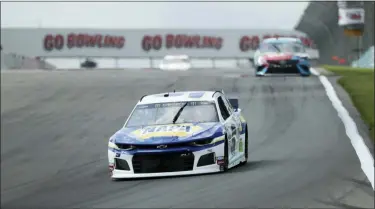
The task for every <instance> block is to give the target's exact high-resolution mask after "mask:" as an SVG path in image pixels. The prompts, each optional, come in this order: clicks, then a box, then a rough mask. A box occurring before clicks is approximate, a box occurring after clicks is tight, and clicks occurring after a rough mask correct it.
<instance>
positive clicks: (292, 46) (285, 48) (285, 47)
mask: <svg viewBox="0 0 375 209" xmlns="http://www.w3.org/2000/svg"><path fill="white" fill-rule="evenodd" d="M259 51H260V52H262V53H264V52H290V53H305V52H306V51H305V48H304V46H303V45H302V44H298V43H266V44H262V45H261V46H260V48H259Z"/></svg>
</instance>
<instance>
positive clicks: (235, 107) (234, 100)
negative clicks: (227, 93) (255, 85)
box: [229, 99, 239, 111]
mask: <svg viewBox="0 0 375 209" xmlns="http://www.w3.org/2000/svg"><path fill="white" fill-rule="evenodd" d="M229 103H230V104H231V105H232V107H233V109H234V110H235V111H237V110H238V108H239V105H238V99H229Z"/></svg>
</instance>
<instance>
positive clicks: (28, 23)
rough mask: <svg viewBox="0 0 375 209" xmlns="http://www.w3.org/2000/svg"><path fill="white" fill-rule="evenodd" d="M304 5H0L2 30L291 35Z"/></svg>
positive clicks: (146, 3) (41, 3) (7, 3)
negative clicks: (243, 30) (279, 31)
mask: <svg viewBox="0 0 375 209" xmlns="http://www.w3.org/2000/svg"><path fill="white" fill-rule="evenodd" d="M307 5H308V2H302V1H301V2H115V3H114V2H1V27H37V26H38V25H39V26H42V27H77V28H79V27H86V28H222V29H224V28H251V29H292V28H293V27H294V26H295V24H296V23H297V21H298V20H299V18H300V16H301V15H302V13H303V11H304V9H305V8H306V6H307Z"/></svg>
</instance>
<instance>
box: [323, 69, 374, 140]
mask: <svg viewBox="0 0 375 209" xmlns="http://www.w3.org/2000/svg"><path fill="white" fill-rule="evenodd" d="M323 68H325V69H326V70H328V71H331V72H333V73H335V74H336V75H339V76H341V77H340V78H339V80H338V83H339V84H340V85H341V86H342V87H343V88H344V89H345V90H346V91H347V92H348V94H349V95H350V97H351V99H352V101H353V103H354V106H355V107H356V108H357V110H358V111H359V112H360V114H361V115H362V119H363V120H364V121H365V122H366V123H367V125H368V126H369V129H370V136H371V138H372V140H374V69H366V68H352V67H345V66H323Z"/></svg>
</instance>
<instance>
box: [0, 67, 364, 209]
mask: <svg viewBox="0 0 375 209" xmlns="http://www.w3.org/2000/svg"><path fill="white" fill-rule="evenodd" d="M241 74H247V75H249V76H248V77H241V76H240V75H241ZM1 82H2V83H1V114H2V116H1V143H2V147H1V149H2V150H1V158H2V159H1V201H2V203H1V204H2V207H4V208H7V207H26V206H27V207H29V208H34V207H35V208H43V207H45V208H48V207H55V208H56V207H65V208H67V207H86V208H88V207H91V208H92V207H106V208H115V207H127V208H146V207H152V208H160V207H184V208H197V207H200V208H211V207H220V208H234V207H236V208H239V207H252V206H257V207H274V206H289V207H303V206H309V207H332V205H334V203H332V201H333V202H334V201H336V200H337V199H339V198H340V197H342V196H343V195H345V194H342V192H343V191H345V190H346V189H347V188H350V187H351V186H352V185H353V180H354V179H357V180H362V179H363V173H362V171H361V169H360V164H359V161H358V159H357V156H356V154H355V152H354V149H353V148H352V147H351V145H350V141H349V139H348V138H347V136H346V135H345V130H344V127H343V125H342V123H341V121H340V119H339V118H338V116H337V113H336V111H335V110H334V108H333V107H332V105H331V103H330V101H329V100H328V98H327V97H326V94H325V91H324V88H323V86H322V85H321V84H320V82H319V80H318V79H317V78H316V77H315V76H311V77H309V78H302V77H299V76H288V77H284V76H277V77H266V78H256V77H254V76H253V72H252V71H250V70H246V71H245V70H243V71H240V70H232V71H229V70H216V71H213V70H204V71H189V72H169V73H167V72H160V71H141V70H140V71H92V72H84V71H82V72H47V73H40V72H35V73H24V72H23V73H2V75H1ZM174 89H176V90H215V89H224V91H225V92H226V93H227V94H232V95H237V96H239V97H240V107H241V108H242V109H243V111H244V116H245V118H246V119H247V120H248V128H249V136H250V138H249V139H250V144H249V146H250V162H249V163H248V164H247V165H245V166H243V167H238V168H235V169H233V170H231V171H230V172H228V173H226V174H213V175H199V176H187V177H179V178H158V179H140V180H127V181H121V182H112V181H110V180H109V178H108V172H107V139H108V137H109V136H110V135H111V134H113V133H114V132H115V131H116V130H117V129H118V128H120V127H121V126H122V124H123V123H124V120H125V119H126V117H127V116H128V114H129V112H130V111H131V109H132V108H133V106H134V105H135V104H136V102H137V100H138V99H139V98H140V97H141V96H142V95H144V94H151V93H158V92H165V91H172V90H174ZM328 196H330V197H331V198H333V200H330V199H329V198H328Z"/></svg>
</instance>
